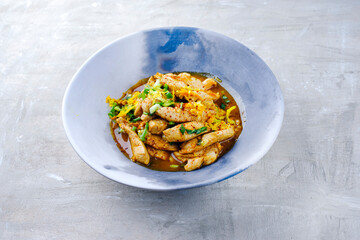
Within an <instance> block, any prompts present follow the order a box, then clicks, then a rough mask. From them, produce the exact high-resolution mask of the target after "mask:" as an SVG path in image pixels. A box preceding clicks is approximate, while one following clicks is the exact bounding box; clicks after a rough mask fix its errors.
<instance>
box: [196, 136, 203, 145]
mask: <svg viewBox="0 0 360 240" xmlns="http://www.w3.org/2000/svg"><path fill="white" fill-rule="evenodd" d="M201 142H202V139H201V138H200V139H199V140H198V142H197V143H196V145H198V146H200V145H201Z"/></svg>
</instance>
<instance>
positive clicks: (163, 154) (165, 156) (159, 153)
mask: <svg viewBox="0 0 360 240" xmlns="http://www.w3.org/2000/svg"><path fill="white" fill-rule="evenodd" d="M147 150H148V153H149V155H150V156H151V157H154V158H157V159H160V160H163V161H169V158H170V153H169V152H167V151H163V150H159V149H155V148H153V147H150V146H147Z"/></svg>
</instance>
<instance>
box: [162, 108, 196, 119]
mask: <svg viewBox="0 0 360 240" xmlns="http://www.w3.org/2000/svg"><path fill="white" fill-rule="evenodd" d="M155 113H156V115H158V116H160V117H161V118H163V119H166V120H168V121H172V122H190V121H195V120H196V118H197V117H196V116H193V115H191V114H190V113H189V112H187V111H184V110H182V109H180V108H176V107H175V108H172V107H162V108H160V109H158V110H157V111H156V112H155Z"/></svg>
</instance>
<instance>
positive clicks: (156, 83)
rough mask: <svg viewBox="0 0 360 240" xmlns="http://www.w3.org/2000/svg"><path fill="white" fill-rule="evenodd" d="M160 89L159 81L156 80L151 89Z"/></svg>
mask: <svg viewBox="0 0 360 240" xmlns="http://www.w3.org/2000/svg"><path fill="white" fill-rule="evenodd" d="M160 87H161V83H160V79H157V80H156V82H155V83H154V85H153V88H160Z"/></svg>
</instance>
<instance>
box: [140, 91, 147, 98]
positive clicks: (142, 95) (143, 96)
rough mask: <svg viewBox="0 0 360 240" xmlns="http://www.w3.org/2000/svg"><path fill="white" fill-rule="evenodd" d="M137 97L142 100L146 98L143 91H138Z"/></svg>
mask: <svg viewBox="0 0 360 240" xmlns="http://www.w3.org/2000/svg"><path fill="white" fill-rule="evenodd" d="M139 98H142V100H144V99H145V98H146V94H145V92H142V93H140V94H139Z"/></svg>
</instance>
